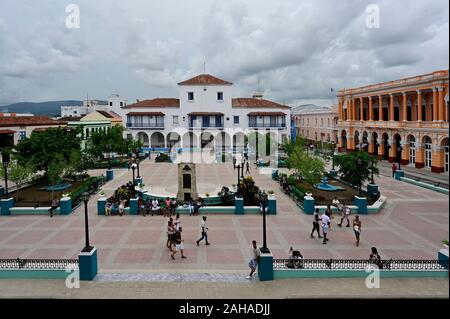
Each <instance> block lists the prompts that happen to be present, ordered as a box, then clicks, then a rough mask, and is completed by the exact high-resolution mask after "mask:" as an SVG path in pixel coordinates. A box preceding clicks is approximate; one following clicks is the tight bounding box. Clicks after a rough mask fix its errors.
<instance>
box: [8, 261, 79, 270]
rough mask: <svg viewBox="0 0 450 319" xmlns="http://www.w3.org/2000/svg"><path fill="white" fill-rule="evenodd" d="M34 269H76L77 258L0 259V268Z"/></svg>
mask: <svg viewBox="0 0 450 319" xmlns="http://www.w3.org/2000/svg"><path fill="white" fill-rule="evenodd" d="M10 269H24V270H30V269H33V270H34V269H36V270H66V269H78V259H20V258H16V259H0V270H10Z"/></svg>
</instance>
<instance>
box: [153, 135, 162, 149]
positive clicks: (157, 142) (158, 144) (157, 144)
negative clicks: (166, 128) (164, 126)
mask: <svg viewBox="0 0 450 319" xmlns="http://www.w3.org/2000/svg"><path fill="white" fill-rule="evenodd" d="M164 144H165V140H164V135H163V134H162V133H161V132H155V133H153V134H152V137H151V146H152V148H164V147H165V145H164Z"/></svg>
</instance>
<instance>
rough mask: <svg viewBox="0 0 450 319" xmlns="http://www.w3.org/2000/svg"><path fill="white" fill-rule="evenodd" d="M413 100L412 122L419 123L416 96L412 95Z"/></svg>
mask: <svg viewBox="0 0 450 319" xmlns="http://www.w3.org/2000/svg"><path fill="white" fill-rule="evenodd" d="M409 97H410V98H411V121H413V122H416V121H417V108H416V96H415V95H410V96H409Z"/></svg>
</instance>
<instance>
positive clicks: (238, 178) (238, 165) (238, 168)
mask: <svg viewBox="0 0 450 319" xmlns="http://www.w3.org/2000/svg"><path fill="white" fill-rule="evenodd" d="M236 168H237V184H236V193H237V194H238V195H239V194H240V192H239V182H240V176H241V175H240V172H239V170H240V169H241V164H237V165H236Z"/></svg>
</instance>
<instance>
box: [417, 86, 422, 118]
mask: <svg viewBox="0 0 450 319" xmlns="http://www.w3.org/2000/svg"><path fill="white" fill-rule="evenodd" d="M417 122H422V91H421V90H417Z"/></svg>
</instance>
